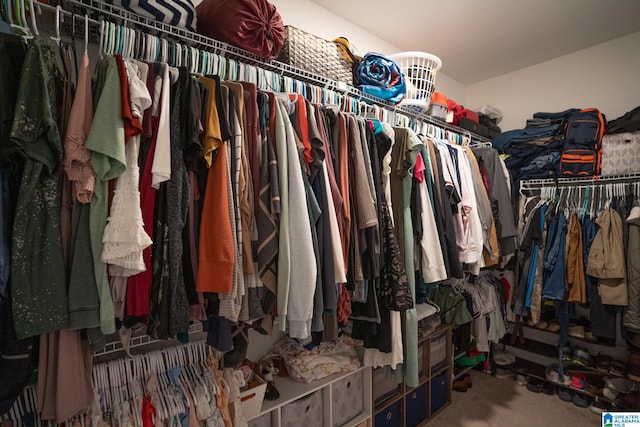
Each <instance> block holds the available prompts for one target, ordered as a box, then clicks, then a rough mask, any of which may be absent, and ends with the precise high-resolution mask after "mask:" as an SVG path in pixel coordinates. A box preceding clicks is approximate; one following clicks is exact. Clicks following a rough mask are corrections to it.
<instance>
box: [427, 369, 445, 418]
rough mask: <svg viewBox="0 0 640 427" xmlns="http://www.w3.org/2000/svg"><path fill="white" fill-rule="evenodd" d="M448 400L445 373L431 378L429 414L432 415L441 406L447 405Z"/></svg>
mask: <svg viewBox="0 0 640 427" xmlns="http://www.w3.org/2000/svg"><path fill="white" fill-rule="evenodd" d="M448 398H449V387H448V386H447V373H446V372H445V373H444V374H442V375H438V376H437V377H433V378H432V379H431V413H432V414H433V413H434V412H436V411H437V410H438V409H440V408H442V405H444V404H445V403H447V400H448Z"/></svg>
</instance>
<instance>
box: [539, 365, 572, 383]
mask: <svg viewBox="0 0 640 427" xmlns="http://www.w3.org/2000/svg"><path fill="white" fill-rule="evenodd" d="M559 369H560V368H559V366H558V364H557V363H552V364H551V365H549V366H547V369H546V371H545V377H546V379H547V381H550V382H552V383H554V384H558V385H561V386H564V387H568V386H569V385H570V384H571V381H572V378H571V375H567V374H566V373H563V375H562V378H560V370H559Z"/></svg>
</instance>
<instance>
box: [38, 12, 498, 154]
mask: <svg viewBox="0 0 640 427" xmlns="http://www.w3.org/2000/svg"><path fill="white" fill-rule="evenodd" d="M34 3H36V4H40V5H42V4H45V3H41V2H40V1H35V2H34ZM61 3H62V4H64V5H65V6H66V5H69V6H70V8H72V10H73V12H72V13H74V12H77V13H74V14H76V15H77V16H78V17H79V16H83V15H84V13H87V14H89V15H90V16H91V15H93V18H94V19H93V20H92V23H93V24H94V25H95V24H96V23H99V19H95V18H96V17H101V18H103V19H105V20H111V21H121V22H122V23H123V24H133V25H134V26H140V27H143V28H144V29H146V30H147V31H151V32H160V33H162V34H163V35H164V36H166V37H167V38H168V39H170V40H173V41H178V42H180V43H183V44H189V45H191V46H193V47H196V48H198V49H201V50H205V51H210V52H214V53H217V54H218V55H221V56H224V57H225V58H229V59H234V60H236V61H239V62H242V63H244V64H249V65H254V66H257V67H259V68H262V69H266V70H268V71H272V72H276V73H278V74H281V75H286V76H287V77H290V78H294V79H296V80H299V81H302V82H304V83H308V84H312V85H315V86H319V87H321V88H327V89H332V90H335V91H336V92H341V93H344V94H347V95H349V96H351V97H353V98H356V99H360V100H366V101H368V102H370V103H373V104H375V105H378V106H380V107H381V108H384V109H386V110H389V111H390V112H392V113H398V114H403V115H406V116H408V117H410V118H412V119H413V120H415V121H418V122H422V123H427V124H431V125H434V126H437V127H440V128H442V129H445V130H448V131H451V132H455V133H457V134H460V136H461V137H463V136H467V137H469V139H470V140H472V141H479V142H486V141H488V139H487V138H485V137H483V136H480V135H478V134H475V133H473V132H471V131H469V130H467V129H463V128H461V127H458V126H454V125H452V124H450V123H446V122H442V121H440V120H438V119H435V118H433V117H431V116H429V115H427V114H424V113H420V112H416V111H415V110H413V109H411V108H409V107H406V106H402V105H393V104H391V103H389V102H388V101H385V100H383V99H380V98H376V97H374V96H371V95H367V94H365V93H364V92H362V91H360V90H358V89H357V88H355V87H353V86H351V85H347V84H346V83H343V82H338V81H335V80H331V79H329V78H327V77H324V76H320V75H317V74H314V73H311V72H309V71H306V70H303V69H300V68H297V67H294V66H291V65H289V64H285V63H282V62H279V61H265V60H262V59H260V58H258V57H257V56H255V55H253V54H252V53H250V52H247V51H245V50H242V49H240V48H237V47H235V46H231V45H229V44H227V43H224V42H221V41H218V40H215V39H212V38H210V37H206V36H203V35H201V34H198V33H194V32H191V31H187V30H184V29H180V28H176V27H174V26H171V25H168V24H164V23H160V22H156V21H153V20H151V19H148V18H145V17H143V16H140V15H137V14H135V13H132V12H129V11H127V10H125V9H122V8H119V7H116V6H114V5H111V4H109V3H107V2H104V1H99V0H61ZM90 12H91V13H90ZM96 15H97V16H96Z"/></svg>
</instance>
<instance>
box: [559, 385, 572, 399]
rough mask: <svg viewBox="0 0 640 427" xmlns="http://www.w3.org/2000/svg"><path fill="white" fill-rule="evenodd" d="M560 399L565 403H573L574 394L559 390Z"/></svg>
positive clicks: (564, 389) (563, 389) (562, 389)
mask: <svg viewBox="0 0 640 427" xmlns="http://www.w3.org/2000/svg"><path fill="white" fill-rule="evenodd" d="M558 397H559V398H560V400H564V401H565V402H573V393H572V392H571V391H569V390H567V389H566V388H561V389H560V390H558Z"/></svg>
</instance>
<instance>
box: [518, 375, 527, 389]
mask: <svg viewBox="0 0 640 427" xmlns="http://www.w3.org/2000/svg"><path fill="white" fill-rule="evenodd" d="M516 382H517V383H518V384H519V385H522V386H525V385H527V383H528V382H529V377H528V376H527V375H523V374H517V375H516Z"/></svg>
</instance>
